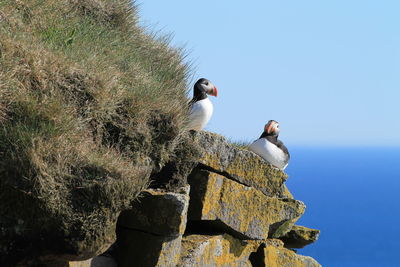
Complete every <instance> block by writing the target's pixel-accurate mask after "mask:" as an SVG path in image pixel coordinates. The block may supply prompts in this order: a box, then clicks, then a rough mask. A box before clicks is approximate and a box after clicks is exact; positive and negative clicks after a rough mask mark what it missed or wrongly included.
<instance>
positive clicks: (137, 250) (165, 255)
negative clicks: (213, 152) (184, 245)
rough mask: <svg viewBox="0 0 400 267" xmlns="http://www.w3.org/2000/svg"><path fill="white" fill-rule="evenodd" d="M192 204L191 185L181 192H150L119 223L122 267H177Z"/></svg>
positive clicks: (117, 251) (126, 212) (120, 263)
mask: <svg viewBox="0 0 400 267" xmlns="http://www.w3.org/2000/svg"><path fill="white" fill-rule="evenodd" d="M188 205H189V186H187V187H185V188H182V189H181V190H180V192H178V193H174V192H164V191H161V190H146V191H145V192H144V193H143V196H142V198H141V199H140V201H139V202H137V203H135V204H134V205H133V207H132V209H130V210H127V211H124V212H123V213H122V214H121V215H120V218H119V220H118V224H117V238H118V243H117V249H116V255H115V257H116V260H117V262H118V266H120V267H124V266H127V267H128V266H175V265H177V264H178V260H179V255H180V249H181V240H182V235H183V233H184V232H185V228H186V218H187V210H188Z"/></svg>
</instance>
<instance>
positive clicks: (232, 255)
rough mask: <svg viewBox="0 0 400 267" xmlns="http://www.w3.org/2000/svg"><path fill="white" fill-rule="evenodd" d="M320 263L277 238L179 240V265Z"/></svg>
mask: <svg viewBox="0 0 400 267" xmlns="http://www.w3.org/2000/svg"><path fill="white" fill-rule="evenodd" d="M179 266H185V267H194V266H210V267H211V266H220V267H232V266H241V267H244V266H248V267H251V266H268V267H319V266H321V265H320V264H318V263H317V262H316V261H315V260H314V259H313V258H311V257H306V256H302V255H298V254H296V253H295V252H293V251H291V250H289V249H286V248H284V247H283V243H282V241H280V240H277V239H268V240H264V241H256V240H248V241H243V240H238V239H235V238H233V237H231V236H229V235H226V234H225V235H217V236H206V235H191V236H187V237H185V238H184V239H183V240H182V251H181V259H180V265H179Z"/></svg>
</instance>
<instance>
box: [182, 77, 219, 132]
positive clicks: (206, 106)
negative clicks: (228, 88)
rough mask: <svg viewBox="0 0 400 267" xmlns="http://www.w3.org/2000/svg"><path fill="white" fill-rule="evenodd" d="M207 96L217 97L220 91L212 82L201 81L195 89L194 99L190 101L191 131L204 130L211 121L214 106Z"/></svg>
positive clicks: (202, 79)
mask: <svg viewBox="0 0 400 267" xmlns="http://www.w3.org/2000/svg"><path fill="white" fill-rule="evenodd" d="M207 95H211V96H215V97H216V96H217V95H218V90H217V87H215V85H214V84H212V82H210V81H209V80H207V79H205V78H201V79H199V80H198V81H197V82H196V83H195V84H194V87H193V99H192V100H191V101H190V108H191V109H190V112H189V125H188V126H189V130H196V131H199V130H202V129H203V128H204V127H205V126H206V125H207V123H208V121H209V120H210V119H211V116H212V113H213V105H212V103H211V101H210V99H209V98H208V96H207Z"/></svg>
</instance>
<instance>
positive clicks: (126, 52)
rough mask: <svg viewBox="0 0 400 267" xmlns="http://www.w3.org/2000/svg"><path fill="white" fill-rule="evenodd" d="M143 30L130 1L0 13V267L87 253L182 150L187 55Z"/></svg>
mask: <svg viewBox="0 0 400 267" xmlns="http://www.w3.org/2000/svg"><path fill="white" fill-rule="evenodd" d="M137 19H138V18H137V14H136V9H135V7H134V6H132V3H130V1H126V0H118V1H111V0H83V1H78V0H60V1H56V0H27V1H11V0H2V1H1V2H0V206H1V207H0V227H1V231H0V232H1V234H2V236H1V237H2V238H1V241H0V254H1V255H4V256H0V263H1V262H3V263H5V262H7V261H10V259H11V258H12V259H13V260H14V261H15V260H16V259H17V258H18V257H20V258H21V257H22V258H23V256H24V257H25V256H26V257H29V256H31V254H32V255H34V253H40V251H43V250H45V249H47V250H50V251H54V250H58V251H64V250H69V251H72V252H71V253H79V251H82V250H85V249H87V246H89V244H91V243H90V242H92V243H93V240H94V239H96V238H99V236H102V234H103V232H104V231H108V229H107V227H109V225H110V224H112V222H113V221H115V219H116V217H117V216H118V213H119V212H120V211H121V210H122V209H125V208H127V207H128V206H129V204H130V203H131V201H132V200H133V199H135V198H136V197H137V196H138V194H139V192H140V191H141V190H143V189H144V188H146V187H147V186H148V184H149V177H150V174H151V173H156V172H157V171H159V170H160V169H161V167H162V166H163V165H164V164H165V163H166V162H167V161H168V160H169V159H170V157H171V155H172V151H173V150H174V148H175V146H176V145H177V144H178V143H179V140H180V139H179V138H180V136H181V134H182V133H183V132H185V120H186V117H187V103H188V100H187V97H186V93H187V77H188V74H189V68H188V66H187V65H185V64H183V63H182V57H183V56H184V52H183V51H181V50H179V49H174V48H171V47H170V46H169V42H168V38H167V37H162V36H156V35H148V34H146V33H145V32H144V30H143V29H142V28H141V27H139V26H138V24H137ZM33 214H34V216H33ZM20 222H22V223H20ZM15 225H19V226H18V228H15V227H14V226H15ZM16 229H17V230H16ZM43 231H44V232H43ZM39 232H41V235H40V237H39V236H38V233H39ZM43 236H45V238H43ZM47 237H48V238H47ZM56 237H62V238H63V239H65V240H64V241H63V242H65V243H62V242H61V243H60V244H57V245H54V244H52V245H47V243H48V242H49V240H52V238H53V239H54V238H56ZM74 238H75V239H77V240H79V242H80V243H79V246H80V247H77V245H76V243H71V241H70V240H72V239H74ZM100 239H101V238H100ZM10 240H12V242H11V241H10ZM27 240H29V242H27ZM35 242H36V243H35ZM33 243H35V245H32V244H33ZM93 249H95V248H93ZM38 251H39V252H38ZM6 252H7V253H6ZM11 254H13V255H12V256H10V255H11ZM0 265H1V264H0Z"/></svg>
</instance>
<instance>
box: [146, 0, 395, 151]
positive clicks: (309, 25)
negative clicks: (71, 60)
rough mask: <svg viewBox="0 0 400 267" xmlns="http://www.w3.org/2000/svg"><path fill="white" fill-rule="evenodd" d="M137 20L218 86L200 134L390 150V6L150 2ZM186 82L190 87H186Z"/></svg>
mask: <svg viewBox="0 0 400 267" xmlns="http://www.w3.org/2000/svg"><path fill="white" fill-rule="evenodd" d="M139 10H140V15H141V23H142V24H143V25H146V26H149V28H150V29H152V30H161V31H162V32H164V33H173V34H174V40H173V44H174V45H175V46H179V47H181V46H185V47H186V49H188V50H189V52H190V54H189V56H188V60H191V61H192V62H193V64H194V66H195V75H194V79H197V78H200V77H205V78H208V79H210V80H211V81H212V82H213V83H214V84H215V85H216V86H217V88H218V93H219V95H218V98H212V99H211V100H212V102H213V103H214V115H213V118H212V119H211V121H210V123H209V125H208V126H207V128H206V129H207V130H210V131H212V132H216V133H220V134H223V135H225V136H226V137H228V138H231V139H233V140H242V141H251V140H254V139H256V138H258V136H259V135H260V134H261V132H262V129H263V126H264V124H265V123H266V122H267V121H268V120H269V119H275V120H277V121H279V122H280V124H281V135H280V138H281V140H282V141H284V143H285V144H287V145H298V146H352V145H355V146H380V145H384V146H400V103H399V102H400V16H399V15H398V14H399V13H398V12H399V10H400V1H370V0H362V1H361V0H358V1H357V0H353V1H344V0H335V1H320V0H319V1H309V0H305V1H294V0H286V1H265V0H264V1H261V0H259V1H246V3H244V1H227V0H220V1H210V0H204V1H177V0H170V1H159V0H157V1H156V0H146V1H142V2H141V3H140V7H139ZM192 85H193V82H192V84H191V86H192Z"/></svg>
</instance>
